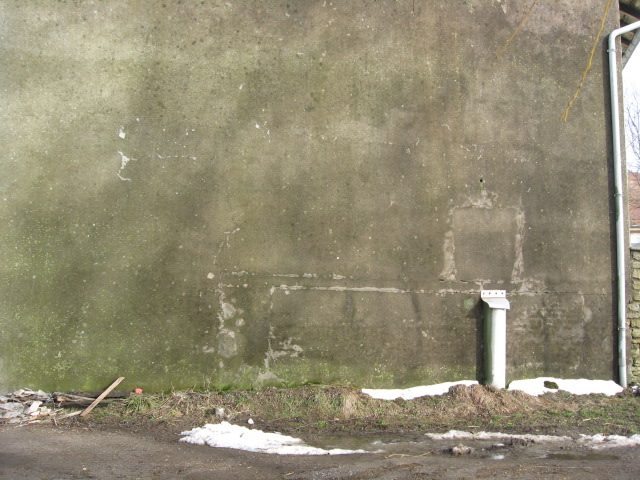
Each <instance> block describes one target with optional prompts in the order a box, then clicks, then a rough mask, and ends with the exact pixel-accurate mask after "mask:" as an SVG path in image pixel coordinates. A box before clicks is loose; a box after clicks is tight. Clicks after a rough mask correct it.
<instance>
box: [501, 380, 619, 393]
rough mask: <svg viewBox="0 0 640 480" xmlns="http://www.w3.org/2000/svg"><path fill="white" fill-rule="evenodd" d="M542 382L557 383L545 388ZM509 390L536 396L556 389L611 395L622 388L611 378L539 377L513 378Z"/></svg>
mask: <svg viewBox="0 0 640 480" xmlns="http://www.w3.org/2000/svg"><path fill="white" fill-rule="evenodd" d="M544 382H554V383H556V384H557V385H558V389H554V388H547V387H545V386H544ZM509 390H520V391H521V392H524V393H528V394H529V395H533V396H536V397H537V396H538V395H542V394H544V393H548V392H557V391H558V390H564V391H565V392H569V393H571V394H573V395H590V394H594V393H600V394H604V395H609V396H612V395H616V394H617V393H620V392H622V390H623V388H622V387H621V386H620V385H618V384H617V383H615V382H614V381H613V380H586V379H584V378H581V379H574V380H563V379H560V378H552V377H540V378H532V379H528V380H514V381H513V382H511V383H510V384H509Z"/></svg>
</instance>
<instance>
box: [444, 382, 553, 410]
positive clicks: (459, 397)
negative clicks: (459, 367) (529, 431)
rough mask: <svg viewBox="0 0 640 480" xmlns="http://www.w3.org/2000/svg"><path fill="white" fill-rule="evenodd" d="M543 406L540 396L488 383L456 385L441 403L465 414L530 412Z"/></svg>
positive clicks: (446, 407)
mask: <svg viewBox="0 0 640 480" xmlns="http://www.w3.org/2000/svg"><path fill="white" fill-rule="evenodd" d="M541 406H542V400H540V399H539V398H538V397H534V396H531V395H527V394H526V393H523V392H520V391H518V390H514V391H508V390H499V389H497V388H494V387H491V386H487V385H471V386H465V385H455V386H453V387H451V388H450V389H449V393H448V394H447V395H446V400H445V401H444V402H442V403H441V407H443V408H445V409H447V410H449V411H450V412H452V413H455V414H457V415H463V416H472V415H491V414H511V413H516V412H530V411H533V410H536V409H539V408H540V407H541Z"/></svg>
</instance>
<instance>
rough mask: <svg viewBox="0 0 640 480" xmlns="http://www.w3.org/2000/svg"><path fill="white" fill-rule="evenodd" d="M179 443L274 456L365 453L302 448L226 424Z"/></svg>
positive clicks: (276, 436)
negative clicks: (272, 454) (271, 454)
mask: <svg viewBox="0 0 640 480" xmlns="http://www.w3.org/2000/svg"><path fill="white" fill-rule="evenodd" d="M180 435H184V437H183V438H181V439H180V441H181V442H187V443H193V444H195V445H209V446H210V447H218V448H235V449H237V450H245V451H247V452H259V453H275V454H278V455H343V454H349V453H367V452H365V451H364V450H342V449H338V448H334V449H331V450H325V449H322V448H315V447H310V446H309V445H306V444H305V443H304V442H303V441H302V440H300V439H299V438H294V437H288V436H286V435H281V434H279V433H267V432H263V431H261V430H251V429H249V428H246V427H241V426H239V425H232V424H230V423H228V422H222V423H219V424H210V423H209V424H206V425H205V426H204V427H201V428H194V429H193V430H189V431H186V432H182V433H181V434H180Z"/></svg>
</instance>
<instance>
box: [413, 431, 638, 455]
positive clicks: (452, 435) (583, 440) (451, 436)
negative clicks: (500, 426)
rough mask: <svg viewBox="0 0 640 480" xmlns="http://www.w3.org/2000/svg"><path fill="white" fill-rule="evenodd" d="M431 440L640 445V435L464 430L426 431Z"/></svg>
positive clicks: (598, 445)
mask: <svg viewBox="0 0 640 480" xmlns="http://www.w3.org/2000/svg"><path fill="white" fill-rule="evenodd" d="M425 436H426V437H427V438H428V439H430V440H498V439H500V440H506V441H509V440H523V441H525V442H531V443H564V442H575V443H578V444H580V445H583V446H586V447H590V448H593V449H595V450H602V449H604V448H615V447H636V446H640V435H632V436H630V437H624V436H622V435H602V434H600V433H598V434H596V435H580V438H578V439H577V440H574V439H572V438H571V437H566V436H555V435H513V434H508V433H500V432H475V433H474V432H464V431H461V430H449V431H448V432H447V433H426V434H425Z"/></svg>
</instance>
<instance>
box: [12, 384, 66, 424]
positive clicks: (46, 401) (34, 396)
mask: <svg viewBox="0 0 640 480" xmlns="http://www.w3.org/2000/svg"><path fill="white" fill-rule="evenodd" d="M59 411H60V409H59V408H56V407H55V401H54V397H53V395H52V394H49V393H46V392H43V391H42V390H38V391H33V390H29V389H20V390H16V391H15V392H13V393H10V394H8V395H2V396H0V423H16V424H19V423H33V422H35V421H38V420H37V419H39V418H42V417H50V416H53V415H55V414H56V413H57V412H59Z"/></svg>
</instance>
